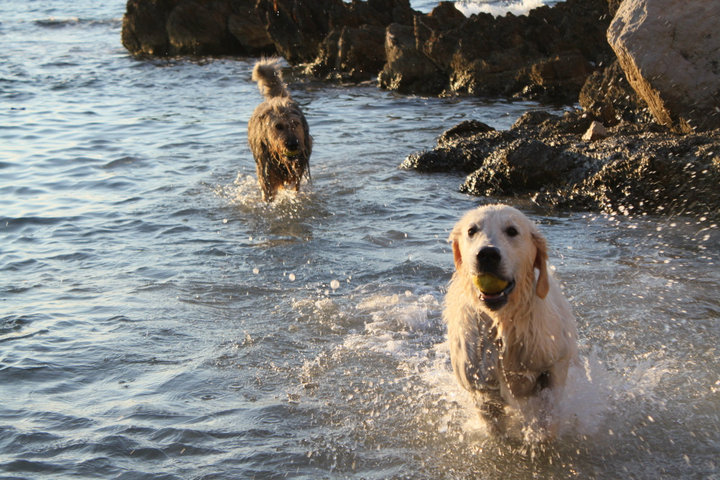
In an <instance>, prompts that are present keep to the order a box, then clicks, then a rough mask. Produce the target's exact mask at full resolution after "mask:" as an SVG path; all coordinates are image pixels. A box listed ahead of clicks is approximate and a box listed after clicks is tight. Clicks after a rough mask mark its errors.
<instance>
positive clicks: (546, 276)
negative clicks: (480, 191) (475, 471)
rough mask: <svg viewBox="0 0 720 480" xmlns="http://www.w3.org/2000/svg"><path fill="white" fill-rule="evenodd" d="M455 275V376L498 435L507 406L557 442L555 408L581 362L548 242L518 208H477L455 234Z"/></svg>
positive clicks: (448, 312)
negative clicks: (571, 369) (570, 371)
mask: <svg viewBox="0 0 720 480" xmlns="http://www.w3.org/2000/svg"><path fill="white" fill-rule="evenodd" d="M450 241H451V242H452V249H453V256H454V259H455V273H454V274H453V277H452V280H451V282H450V285H449V287H448V291H447V295H446V297H445V309H444V311H443V317H444V319H445V321H446V322H447V325H448V339H449V343H450V356H451V360H452V366H453V370H454V372H455V376H456V377H457V379H458V381H459V382H460V384H461V385H462V386H463V387H464V388H465V389H466V390H468V391H470V392H471V393H472V394H473V396H474V397H475V401H476V404H477V406H478V408H479V410H480V414H481V416H482V417H483V419H484V420H485V421H486V422H487V424H488V426H489V428H490V431H491V432H492V433H494V434H500V435H502V434H505V432H506V418H507V415H506V414H507V412H506V407H508V406H509V407H511V408H515V409H516V410H517V411H518V412H520V413H521V414H522V417H523V421H525V422H526V425H525V426H526V427H527V426H531V427H537V428H535V431H536V432H537V433H539V434H540V438H542V439H548V438H552V437H554V436H555V434H556V429H557V422H555V421H554V420H553V415H552V413H553V412H552V410H553V406H554V405H556V403H557V402H558V401H559V399H560V398H561V395H562V392H563V388H564V385H565V380H566V377H567V373H568V367H569V365H570V364H571V362H573V361H575V360H576V358H577V345H576V338H577V329H576V324H575V318H574V317H573V314H572V311H571V308H570V304H569V303H568V301H567V300H566V299H565V297H564V296H563V295H562V293H561V292H560V289H559V287H558V285H557V283H556V281H555V280H554V279H553V277H552V276H551V275H550V273H549V272H548V266H547V247H546V242H545V238H544V237H543V236H542V235H541V234H540V232H539V231H538V229H537V227H536V226H535V224H534V223H533V222H532V221H530V219H528V218H527V217H526V216H525V215H524V214H522V213H521V212H520V211H519V210H517V209H515V208H512V207H508V206H504V205H491V206H484V207H480V208H477V209H475V210H471V211H469V212H467V213H466V214H465V216H463V217H462V219H461V220H460V221H459V222H458V223H457V224H456V225H455V228H454V229H453V231H452V233H451V234H450Z"/></svg>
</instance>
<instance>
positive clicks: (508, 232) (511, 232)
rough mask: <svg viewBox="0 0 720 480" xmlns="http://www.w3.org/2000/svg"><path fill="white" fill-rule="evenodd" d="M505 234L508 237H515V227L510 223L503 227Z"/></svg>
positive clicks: (516, 232)
mask: <svg viewBox="0 0 720 480" xmlns="http://www.w3.org/2000/svg"><path fill="white" fill-rule="evenodd" d="M505 234H506V235H507V236H508V237H517V235H518V231H517V228H515V227H513V226H512V225H511V226H509V227H507V228H506V229H505Z"/></svg>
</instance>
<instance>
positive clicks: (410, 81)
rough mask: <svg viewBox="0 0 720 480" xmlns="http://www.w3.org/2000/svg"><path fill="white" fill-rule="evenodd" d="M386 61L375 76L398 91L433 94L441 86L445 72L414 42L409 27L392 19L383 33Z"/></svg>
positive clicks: (441, 88) (411, 29)
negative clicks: (418, 48)
mask: <svg viewBox="0 0 720 480" xmlns="http://www.w3.org/2000/svg"><path fill="white" fill-rule="evenodd" d="M385 57H386V62H387V63H386V64H385V67H384V68H383V70H382V72H380V75H379V77H378V81H379V83H380V85H382V86H383V87H385V88H388V89H390V90H397V91H399V92H401V93H420V94H430V95H435V94H438V93H440V92H441V91H442V90H443V89H444V87H445V76H444V75H443V73H442V72H441V71H440V69H438V68H437V66H436V65H435V64H434V63H433V62H432V61H431V60H430V59H429V58H428V57H426V56H425V55H423V54H422V53H421V52H419V51H418V50H417V48H416V46H415V33H414V29H413V27H410V26H407V25H401V24H398V23H394V24H392V25H390V26H389V27H388V28H387V32H386V36H385Z"/></svg>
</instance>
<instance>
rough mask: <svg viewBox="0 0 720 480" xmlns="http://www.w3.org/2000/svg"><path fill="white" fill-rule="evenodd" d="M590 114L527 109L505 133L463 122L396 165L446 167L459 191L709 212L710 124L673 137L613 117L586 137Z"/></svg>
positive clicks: (716, 189)
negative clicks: (455, 175) (614, 120)
mask: <svg viewBox="0 0 720 480" xmlns="http://www.w3.org/2000/svg"><path fill="white" fill-rule="evenodd" d="M594 122H596V121H595V120H593V117H592V116H590V115H588V114H587V113H586V112H583V111H582V110H573V111H569V112H567V113H566V114H564V115H562V116H557V115H552V114H549V113H546V112H541V111H535V112H528V113H526V114H525V115H523V116H522V117H520V119H518V120H517V121H516V122H515V124H514V125H513V126H512V128H510V129H509V130H506V131H497V130H494V129H492V128H491V127H489V126H487V125H485V124H483V123H481V122H477V121H468V122H463V123H461V124H459V125H457V126H455V127H453V128H451V129H450V130H448V131H446V132H445V133H443V134H442V135H441V136H440V138H439V139H438V142H437V145H436V146H435V147H434V148H432V149H430V150H427V151H422V152H418V153H414V154H412V155H410V156H409V157H408V158H406V159H405V161H404V162H403V163H402V165H401V167H402V168H406V169H414V170H417V171H419V172H427V173H432V172H456V173H458V174H462V175H466V177H465V180H464V182H462V183H461V184H460V187H459V188H460V191H462V192H465V193H468V194H472V195H478V196H491V197H495V198H497V197H508V196H516V197H524V198H531V199H532V200H533V201H534V202H535V203H537V204H539V205H541V206H544V207H548V208H561V209H570V210H592V211H603V212H608V213H621V214H671V215H676V214H683V215H694V216H699V217H708V218H715V217H718V216H719V211H718V206H719V205H720V130H713V131H709V132H702V133H692V134H684V135H682V134H677V133H673V132H671V131H670V130H668V129H667V128H665V127H662V126H659V125H653V124H638V123H627V122H622V123H619V124H617V125H615V126H614V127H612V128H609V129H603V130H604V132H603V133H600V134H598V133H596V137H595V138H594V139H593V138H591V135H590V134H589V133H590V131H591V125H592V124H593V123H594Z"/></svg>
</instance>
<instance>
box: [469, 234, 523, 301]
mask: <svg viewBox="0 0 720 480" xmlns="http://www.w3.org/2000/svg"><path fill="white" fill-rule="evenodd" d="M501 260H502V255H501V254H500V250H499V249H497V248H496V247H483V248H481V249H480V251H479V252H478V254H477V271H478V273H477V275H476V277H475V278H474V279H473V280H474V282H473V283H475V286H476V287H477V289H478V291H479V292H480V300H481V301H482V302H483V303H484V304H485V305H486V306H487V307H488V308H489V309H490V310H499V309H500V308H502V307H503V306H504V305H505V304H506V303H507V300H508V295H510V293H511V292H512V291H513V289H514V288H515V280H514V279H507V278H505V277H504V276H503V275H502V274H501V273H500V262H501Z"/></svg>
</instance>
